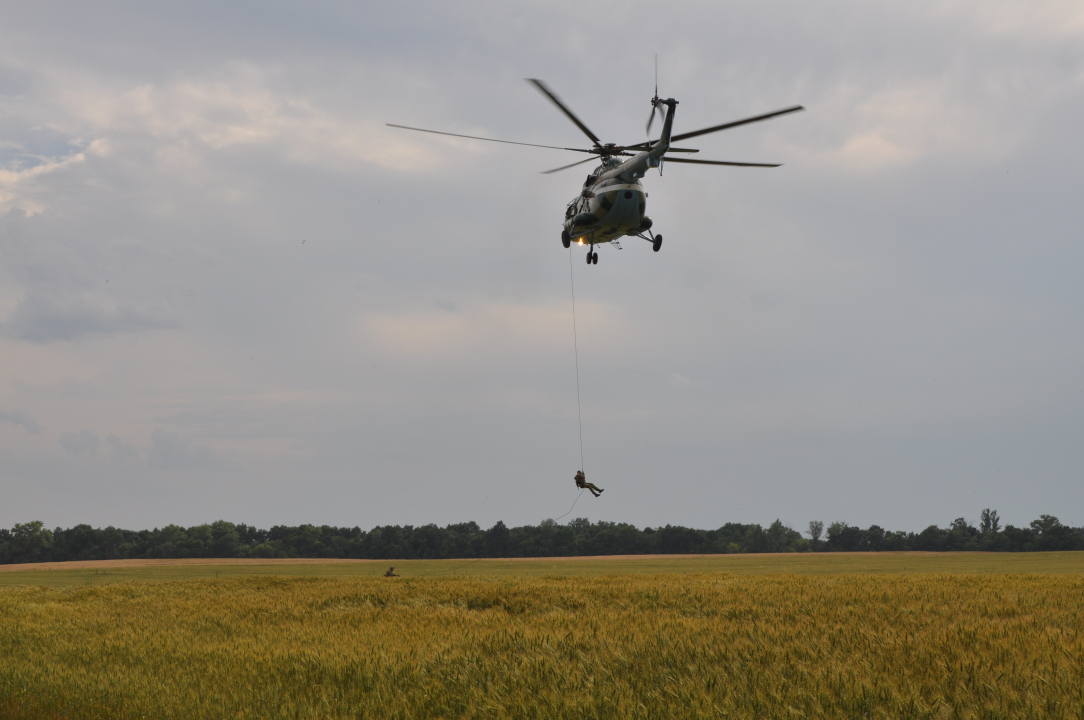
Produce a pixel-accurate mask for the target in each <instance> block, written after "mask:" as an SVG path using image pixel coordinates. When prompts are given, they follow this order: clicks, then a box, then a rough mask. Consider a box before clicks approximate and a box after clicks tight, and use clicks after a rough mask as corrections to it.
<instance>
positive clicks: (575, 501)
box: [554, 488, 587, 522]
mask: <svg viewBox="0 0 1084 720" xmlns="http://www.w3.org/2000/svg"><path fill="white" fill-rule="evenodd" d="M586 489H587V488H584V489H583V490H586ZM583 490H580V495H583ZM580 495H577V496H576V499H575V500H573V501H572V507H570V508H569V509H568V512H566V513H565V515H568V513H570V512H572V508H574V507H576V503H578V502H579V501H580ZM565 515H558V516H557V517H555V518H554V521H555V522H556V521H557V520H560V519H561V518H563V517H564V516H565Z"/></svg>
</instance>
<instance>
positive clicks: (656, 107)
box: [646, 53, 663, 137]
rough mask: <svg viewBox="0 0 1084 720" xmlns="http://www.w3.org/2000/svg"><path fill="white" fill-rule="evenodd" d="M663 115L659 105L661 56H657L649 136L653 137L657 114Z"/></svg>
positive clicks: (648, 127)
mask: <svg viewBox="0 0 1084 720" xmlns="http://www.w3.org/2000/svg"><path fill="white" fill-rule="evenodd" d="M656 112H658V113H660V114H661V113H663V109H662V107H661V105H660V103H659V55H658V53H656V54H655V96H654V97H653V98H651V114H650V115H648V116H647V128H646V130H647V135H648V137H650V136H651V125H652V123H654V122H655V113H656Z"/></svg>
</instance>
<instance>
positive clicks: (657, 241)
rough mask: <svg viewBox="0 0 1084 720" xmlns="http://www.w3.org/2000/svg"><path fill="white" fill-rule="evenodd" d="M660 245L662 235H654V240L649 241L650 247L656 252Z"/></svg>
mask: <svg viewBox="0 0 1084 720" xmlns="http://www.w3.org/2000/svg"><path fill="white" fill-rule="evenodd" d="M661 247H662V235H656V236H655V241H654V242H652V243H651V249H652V250H654V251H655V252H658V251H659V248H661Z"/></svg>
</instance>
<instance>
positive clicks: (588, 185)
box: [387, 68, 805, 265]
mask: <svg viewBox="0 0 1084 720" xmlns="http://www.w3.org/2000/svg"><path fill="white" fill-rule="evenodd" d="M527 82H529V83H531V84H532V85H533V86H534V87H535V88H537V89H538V91H539V92H541V93H542V94H543V95H544V96H546V98H548V99H549V101H550V102H552V103H553V104H554V105H556V106H557V108H558V109H560V110H561V112H563V113H564V114H565V116H567V117H568V119H569V120H571V121H572V122H573V123H574V124H575V125H576V127H578V128H579V129H580V131H581V132H583V134H584V135H586V136H587V137H588V138H589V139H590V140H591V142H592V146H591V147H590V148H569V147H557V146H554V145H538V144H535V143H525V142H515V141H512V140H496V139H494V138H485V137H477V136H475V135H460V134H458V133H450V132H442V131H439V130H427V129H424V128H417V127H408V126H406V125H396V124H394V123H387V125H388V126H389V127H393V128H399V129H401V130H414V131H417V132H425V133H432V134H435V135H449V136H451V137H460V138H467V139H470V140H485V141H487V142H499V143H505V144H508V145H526V146H529V147H541V148H549V149H551V150H567V151H570V152H579V153H589V154H591V155H593V156H596V157H597V158H598V160H597V161H598V162H599V163H600V164H599V165H598V167H596V168H595V169H594V170H592V171H591V173H590V174H589V175H588V176H587V179H586V180H585V181H584V183H583V187H582V189H581V190H580V193H579V194H578V195H577V196H576V197H574V198H573V199H572V200H571V201H570V202H569V203H568V205H567V206H566V207H565V217H564V225H563V228H562V230H561V244H562V245H564V247H566V248H568V247H571V244H572V243H573V242H575V243H577V244H579V245H584V244H586V245H587V264H588V265H597V264H598V252H597V251H596V250H595V246H596V245H600V244H602V243H610V244H612V245H614V246H615V247H617V248H618V249H620V248H621V243H620V238H622V237H626V236H630V237H638V238H641V239H643V240H647V241H648V242H650V243H651V249H652V250H654V251H655V252H658V251H659V250H660V249H661V248H662V235H656V234H655V233H654V232H652V229H651V228H652V225H653V223H652V220H651V218H649V217H648V216H647V215H645V214H644V212H645V210H646V209H647V192H646V191H645V190H644V187H643V185H641V183H640V179H641V178H643V177H644V175H645V174H646V173H647V171H648V169H650V168H658V170H659V175H660V176H661V175H662V170H663V164H664V163H687V164H695V165H726V166H732V167H779V166H780V164H779V163H775V164H767V163H746V162H725V161H722V160H696V159H693V158H686V157H669V156H668V155H669V154H670V153H684V154H690V153H696V152H700V151H699V150H696V149H692V148H682V147H674V146H673V145H671V144H670V143H672V142H680V141H682V140H688V139H689V138H694V137H699V136H701V135H707V134H709V133H714V132H719V131H721V130H729V129H730V128H735V127H739V126H741V125H748V124H750V123H755V122H760V121H762V120H768V119H770V118H775V117H779V116H781V115H787V114H789V113H794V112H799V111H801V110H804V109H805V108H803V107H802V106H801V105H794V106H792V107H788V108H784V109H782V110H776V111H774V112H770V113H764V114H763V115H756V116H753V117H749V118H745V119H743V120H735V121H733V122H728V123H723V124H722V125H713V126H712V127H707V128H702V129H700V130H693V131H692V132H686V133H681V134H679V135H673V134H672V133H671V130H672V128H673V125H674V111H675V109H676V108H677V105H678V101H677V100H674V99H673V98H667V99H666V100H663V99H661V98H659V83H658V70H657V68H656V79H655V95H654V97H652V98H651V114H650V115H649V116H648V119H647V126H646V133H647V135H648V136H649V137H650V135H651V126H652V124H653V122H654V120H655V116H656V114H662V116H663V120H662V132H661V134H660V135H659V139H658V140H655V141H650V140H649V141H646V142H641V143H636V144H632V145H617V144H615V143H603V142H602V141H601V140H599V138H598V136H597V135H595V134H594V133H593V132H591V130H590V129H589V128H588V127H587V126H586V125H585V124H584V123H583V121H581V120H580V119H579V118H578V117H576V114H575V113H573V112H572V111H571V110H570V109H569V108H568V105H566V104H565V103H564V102H562V101H561V99H560V98H559V97H557V95H556V94H555V93H554V92H553V91H552V90H550V88H549V87H547V86H546V84H545V83H544V82H542V81H541V80H538V79H536V78H528V79H527ZM622 158H628V159H622ZM593 161H596V160H595V157H589V158H587V159H585V160H579V161H577V162H574V163H571V164H569V165H563V166H561V167H558V168H553V169H552V170H546V171H544V172H543V174H546V175H548V174H550V173H555V172H560V171H562V170H568V169H569V168H573V167H576V166H577V165H582V164H584V163H588V162H593Z"/></svg>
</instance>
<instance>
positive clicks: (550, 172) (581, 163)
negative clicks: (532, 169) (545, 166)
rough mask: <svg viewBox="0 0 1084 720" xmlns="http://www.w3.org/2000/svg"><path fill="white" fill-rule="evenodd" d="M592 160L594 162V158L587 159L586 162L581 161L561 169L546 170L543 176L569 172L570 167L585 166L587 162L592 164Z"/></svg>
mask: <svg viewBox="0 0 1084 720" xmlns="http://www.w3.org/2000/svg"><path fill="white" fill-rule="evenodd" d="M592 160H594V158H587V159H586V160H580V161H579V162H574V163H572V164H571V165H562V166H561V167H559V168H554V169H552V170H544V171H542V173H541V174H542V175H550V174H552V173H555V172H561V171H562V170H568V169H569V168H570V167H576V166H577V165H583V164H584V163H585V162H591V161H592Z"/></svg>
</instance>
